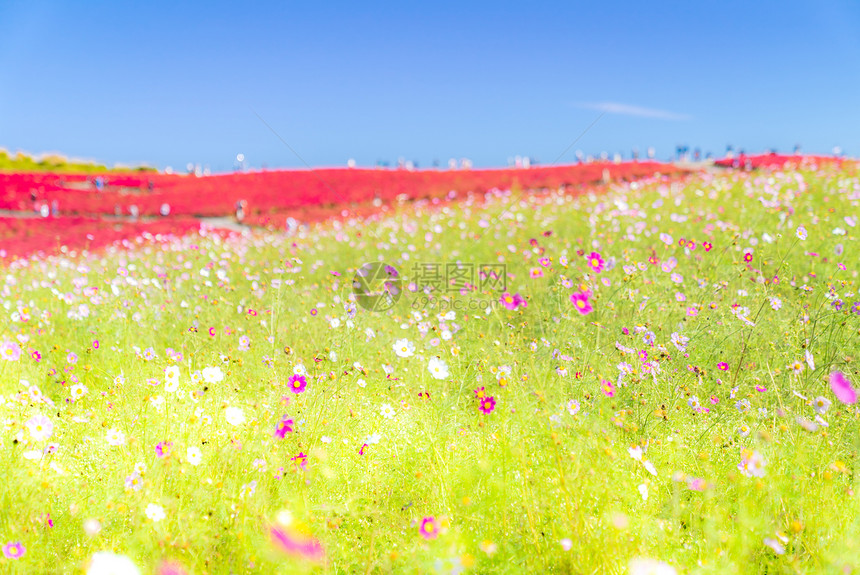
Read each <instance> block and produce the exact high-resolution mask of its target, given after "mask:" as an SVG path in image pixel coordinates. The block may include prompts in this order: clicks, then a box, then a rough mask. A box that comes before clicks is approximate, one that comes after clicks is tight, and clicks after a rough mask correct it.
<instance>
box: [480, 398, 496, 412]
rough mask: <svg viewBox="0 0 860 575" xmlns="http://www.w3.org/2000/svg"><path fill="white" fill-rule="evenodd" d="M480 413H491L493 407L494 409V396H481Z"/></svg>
mask: <svg viewBox="0 0 860 575" xmlns="http://www.w3.org/2000/svg"><path fill="white" fill-rule="evenodd" d="M479 409H480V410H481V412H482V413H492V412H493V410H494V409H496V398H494V397H484V398H481V407H480V408H479Z"/></svg>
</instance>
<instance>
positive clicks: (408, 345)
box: [394, 339, 415, 357]
mask: <svg viewBox="0 0 860 575" xmlns="http://www.w3.org/2000/svg"><path fill="white" fill-rule="evenodd" d="M394 353H396V354H397V357H409V356H411V355H414V354H415V344H413V343H412V342H411V341H409V340H408V339H398V340H397V341H395V342H394Z"/></svg>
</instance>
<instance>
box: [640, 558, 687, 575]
mask: <svg viewBox="0 0 860 575" xmlns="http://www.w3.org/2000/svg"><path fill="white" fill-rule="evenodd" d="M628 570H629V573H630V575H677V573H678V572H677V571H676V570H675V568H674V567H672V566H671V565H669V564H668V563H664V562H663V561H657V560H656V559H648V558H645V557H639V558H636V559H632V560H631V561H630V563H629V565H628Z"/></svg>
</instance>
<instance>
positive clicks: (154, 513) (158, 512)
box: [144, 503, 167, 523]
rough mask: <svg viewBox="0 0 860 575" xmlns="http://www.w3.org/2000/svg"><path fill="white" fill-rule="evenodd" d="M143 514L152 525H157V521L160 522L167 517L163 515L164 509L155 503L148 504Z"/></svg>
mask: <svg viewBox="0 0 860 575" xmlns="http://www.w3.org/2000/svg"><path fill="white" fill-rule="evenodd" d="M144 513H145V514H146V516H147V517H148V518H149V519H150V520H151V521H152V522H153V523H158V522H159V521H162V520H164V518H165V517H167V515H166V514H165V513H164V508H163V507H162V506H161V505H158V504H156V503H150V504H149V505H147V506H146V510H145V511H144Z"/></svg>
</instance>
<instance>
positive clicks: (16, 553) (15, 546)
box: [3, 541, 27, 559]
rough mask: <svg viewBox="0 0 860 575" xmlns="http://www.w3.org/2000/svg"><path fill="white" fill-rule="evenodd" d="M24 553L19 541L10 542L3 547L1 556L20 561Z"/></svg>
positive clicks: (25, 550) (24, 549)
mask: <svg viewBox="0 0 860 575" xmlns="http://www.w3.org/2000/svg"><path fill="white" fill-rule="evenodd" d="M26 552H27V549H26V548H25V547H24V546H23V545H22V544H21V542H20V541H15V542H14V543H13V542H12V541H10V542H9V543H7V544H6V545H4V546H3V556H4V557H6V558H7V559H20V558H21V557H23V556H24V553H26Z"/></svg>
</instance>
